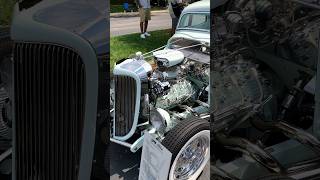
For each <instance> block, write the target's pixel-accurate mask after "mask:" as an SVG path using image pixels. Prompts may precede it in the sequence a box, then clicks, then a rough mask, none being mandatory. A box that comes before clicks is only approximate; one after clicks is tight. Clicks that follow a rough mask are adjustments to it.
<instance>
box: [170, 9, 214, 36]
mask: <svg viewBox="0 0 320 180" xmlns="http://www.w3.org/2000/svg"><path fill="white" fill-rule="evenodd" d="M190 14H203V15H205V16H208V17H209V18H210V12H209V11H198V12H192V11H191V12H186V13H183V14H182V15H181V17H180V18H179V22H178V24H177V29H176V31H179V30H194V31H203V32H210V23H211V22H210V21H211V20H209V29H199V28H190V27H179V25H180V23H181V19H182V18H183V17H184V16H187V15H190Z"/></svg>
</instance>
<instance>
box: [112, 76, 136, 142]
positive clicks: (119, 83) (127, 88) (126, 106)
mask: <svg viewBox="0 0 320 180" xmlns="http://www.w3.org/2000/svg"><path fill="white" fill-rule="evenodd" d="M136 88H137V87H136V81H135V79H134V78H132V77H129V76H115V135H116V136H125V135H126V134H128V133H129V131H130V130H131V128H132V125H133V121H134V114H135V104H136V96H137V95H136V91H137V90H136Z"/></svg>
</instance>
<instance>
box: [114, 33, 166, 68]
mask: <svg viewBox="0 0 320 180" xmlns="http://www.w3.org/2000/svg"><path fill="white" fill-rule="evenodd" d="M150 34H151V37H147V38H146V39H141V38H140V34H129V35H124V36H116V37H111V38H110V66H111V69H113V65H114V63H115V62H117V61H118V60H120V59H123V58H127V57H129V56H130V55H134V54H135V53H136V52H138V51H141V52H142V53H146V52H148V51H151V50H154V49H156V48H158V47H161V46H163V45H165V44H166V43H167V41H168V39H169V38H170V30H160V31H152V32H150Z"/></svg>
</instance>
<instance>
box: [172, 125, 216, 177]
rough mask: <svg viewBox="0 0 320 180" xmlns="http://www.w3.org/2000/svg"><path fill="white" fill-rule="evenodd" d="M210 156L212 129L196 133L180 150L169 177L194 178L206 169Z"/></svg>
mask: <svg viewBox="0 0 320 180" xmlns="http://www.w3.org/2000/svg"><path fill="white" fill-rule="evenodd" d="M209 158H210V131H209V130H203V131H200V132H199V133H197V134H195V135H194V136H193V137H192V138H191V139H190V140H189V141H188V142H187V143H186V144H185V145H184V146H183V147H182V148H181V150H180V151H179V153H178V155H177V156H176V158H175V159H174V161H173V163H172V166H171V170H170V174H169V179H170V180H194V179H196V178H197V177H198V176H199V175H200V174H201V172H202V170H203V169H204V167H205V165H206V163H207V162H208V160H209Z"/></svg>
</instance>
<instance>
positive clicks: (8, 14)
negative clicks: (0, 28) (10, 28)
mask: <svg viewBox="0 0 320 180" xmlns="http://www.w3.org/2000/svg"><path fill="white" fill-rule="evenodd" d="M14 4H15V1H14V0H0V25H9V24H10V22H11V18H12V12H13V7H14Z"/></svg>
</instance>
